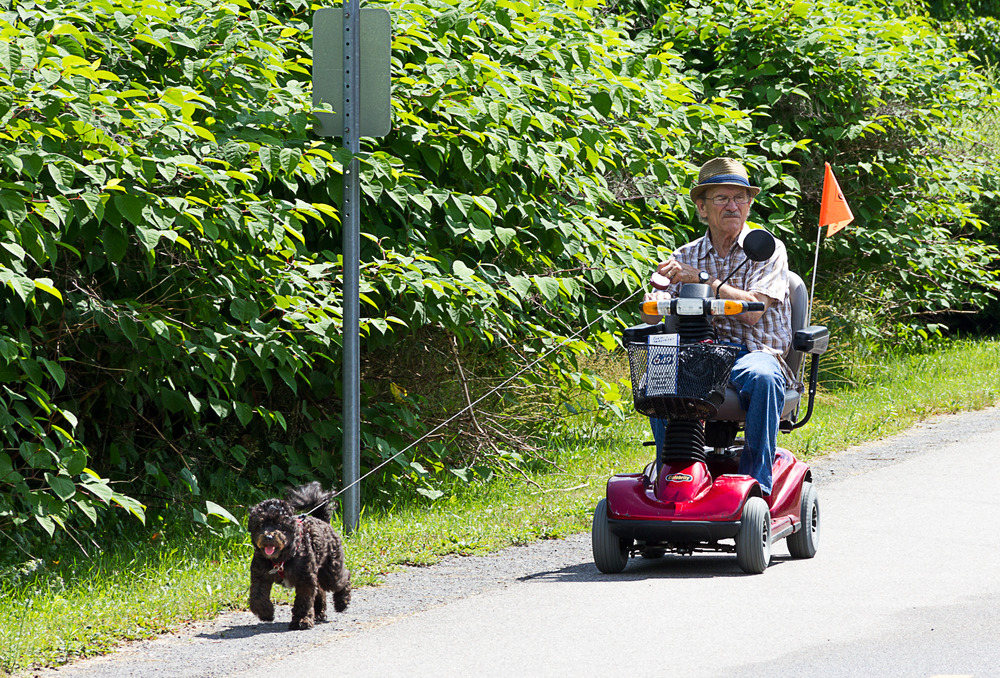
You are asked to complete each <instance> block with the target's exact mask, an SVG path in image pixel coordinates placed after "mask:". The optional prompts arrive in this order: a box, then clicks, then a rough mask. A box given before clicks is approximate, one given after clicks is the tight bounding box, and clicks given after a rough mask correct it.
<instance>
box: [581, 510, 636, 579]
mask: <svg viewBox="0 0 1000 678" xmlns="http://www.w3.org/2000/svg"><path fill="white" fill-rule="evenodd" d="M590 543H591V546H592V548H593V550H594V564H595V565H597V569H598V570H600V571H601V572H603V573H604V574H618V573H619V572H621V571H622V570H624V569H625V566H626V565H627V564H628V548H627V545H626V544H625V542H624V541H623V540H622V539H621V538H620V537H619V536H618V535H617V534H615V533H614V532H612V531H611V527H610V526H609V525H608V502H607V500H606V499H602V500H601V501H599V502H597V508H595V509H594V524H593V526H592V527H591V530H590Z"/></svg>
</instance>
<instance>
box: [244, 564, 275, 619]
mask: <svg viewBox="0 0 1000 678" xmlns="http://www.w3.org/2000/svg"><path fill="white" fill-rule="evenodd" d="M271 586H272V582H271V580H270V579H269V578H267V577H259V576H256V575H255V574H252V575H251V577H250V611H251V612H253V613H254V614H255V615H257V617H258V618H259V619H260V620H261V621H266V622H269V621H274V604H273V603H271Z"/></svg>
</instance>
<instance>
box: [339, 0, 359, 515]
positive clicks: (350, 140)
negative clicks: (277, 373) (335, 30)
mask: <svg viewBox="0 0 1000 678" xmlns="http://www.w3.org/2000/svg"><path fill="white" fill-rule="evenodd" d="M360 34H361V2H360V0H346V2H344V146H345V148H347V150H348V151H350V152H351V159H350V161H348V164H347V166H346V167H345V168H344V210H343V212H344V213H343V216H342V217H341V219H342V221H343V228H344V365H343V370H344V422H343V426H344V487H345V488H347V491H346V492H345V493H344V531H345V532H347V533H348V534H350V533H352V532H354V530H355V529H357V527H358V520H359V518H360V515H361V485H360V483H357V482H354V481H355V480H357V478H358V476H359V474H360V469H361V338H360V334H361V302H360V298H361V291H360V277H361V276H360V270H359V269H360V268H361V214H360V211H359V209H358V208H359V205H358V201H359V200H360V190H361V184H360V183H359V181H358V170H359V167H360V163H359V162H358V157H357V156H358V151H360V150H361V128H360V126H359V125H360V123H361V36H360Z"/></svg>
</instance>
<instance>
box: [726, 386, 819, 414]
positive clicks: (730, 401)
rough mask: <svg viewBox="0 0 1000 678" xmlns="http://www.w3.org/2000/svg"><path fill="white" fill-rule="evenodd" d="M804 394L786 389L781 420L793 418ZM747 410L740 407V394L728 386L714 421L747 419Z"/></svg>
mask: <svg viewBox="0 0 1000 678" xmlns="http://www.w3.org/2000/svg"><path fill="white" fill-rule="evenodd" d="M801 397H802V395H801V394H800V393H799V392H798V391H796V390H795V389H793V388H786V389H785V406H784V407H782V408H781V420H782V421H787V420H791V418H792V415H794V414H795V411H796V410H797V409H798V407H799V399H800V398H801ZM746 418H747V412H746V410H744V409H743V408H742V407H740V396H739V394H738V393H737V392H736V391H735V390H734V389H733V388H732V387H726V399H725V400H724V401H723V402H722V404H721V405H719V412H718V413H717V414H716V415H715V416H714V417H712V420H713V421H746Z"/></svg>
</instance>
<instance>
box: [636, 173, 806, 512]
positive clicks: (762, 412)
mask: <svg viewBox="0 0 1000 678" xmlns="http://www.w3.org/2000/svg"><path fill="white" fill-rule="evenodd" d="M759 192H760V188H758V187H756V186H753V185H751V184H750V179H749V175H748V174H747V170H746V168H745V167H744V166H743V165H742V164H741V163H739V162H738V161H736V160H733V159H732V158H713V159H712V160H709V161H708V162H706V163H705V164H704V165H703V166H702V168H701V171H700V173H699V175H698V185H697V186H695V187H694V188H692V189H691V200H692V201H693V202H694V204H695V207H696V208H697V210H698V218H699V220H700V221H701V222H702V223H704V224H707V225H708V231H707V233H706V234H705V235H704V236H702V237H700V238H698V239H697V240H694V241H692V242H690V243H688V244H686V245H683V246H681V247H679V248H677V250H676V251H675V252H674V255H673V256H672V257H671V258H670V259H668V260H667V261H665V262H663V263H661V264H659V265H658V266H657V273H659V274H660V276H662V277H663V278H666V279H667V280H669V282H670V286H668V287H667V291H660V292H657V291H654V292H650V293H648V294H647V295H646V299H647V300H651V299H663V298H669V294H670V292H671V291H676V289H677V288H678V287H679V284H680V283H699V282H700V283H703V284H707V285H709V286H711V289H712V293H713V295H717V296H718V297H720V298H722V299H735V300H739V301H760V302H763V303H764V311H763V312H757V313H744V314H741V315H735V316H716V318H715V330H716V334H717V335H718V337H719V339H720V340H723V341H732V342H735V343H738V344H741V345H742V346H744V347H745V351H743V352H741V353H740V356H739V358H738V359H737V360H736V364H735V365H734V367H733V371H732V373H731V374H730V377H729V380H730V383H731V384H732V385H733V388H735V389H736V390H737V391H738V392H739V396H740V405H741V406H742V407H743V409H744V410H746V413H747V414H746V424H745V438H746V443H745V445H744V448H743V453H742V454H741V456H740V466H739V470H740V473H745V474H747V475H750V476H752V477H753V478H755V479H756V480H757V482H758V483H760V487H761V490H762V491H763V492H764V493H765V494H766V495H769V494H770V493H771V467H772V465H773V463H774V449H775V447H776V445H777V438H778V423H779V420H780V416H781V410H782V407H783V406H784V403H785V384H786V383H787V384H796V386H797V380H796V377H795V375H794V374H792V373H791V371H790V369H789V368H788V366H787V364H786V363H785V361H784V357H783V356H784V354H785V352H786V351H787V350H788V347H789V346H790V345H791V343H792V325H791V311H790V306H789V300H788V295H789V288H788V256H787V254H786V252H785V246H784V245H783V244H782V243H781V242H780V241H778V242H777V243H776V246H775V250H774V254H773V255H772V256H771V258H770V259H768V260H767V261H761V262H753V261H751V262H748V263H747V264H746V265H745V266H743V267H742V268H741V269H740V270H739V271H737V273H736V275H734V276H733V278H731V279H730V280H728V281H726V282H723V280H722V279H723V278H725V276H726V275H728V274H729V273H730V272H731V271H733V270H734V269H736V267H737V266H739V265H740V264H741V263H742V262H743V261H744V259H745V258H746V255H745V254H744V253H743V248H742V246H741V245H742V242H743V238H744V237H745V236H746V234H747V233H748V232H749V231H750V229H749V227H748V226H747V225H746V221H747V217H748V216H749V214H750V206H751V205H752V204H753V199H754V198H755V197H756V196H757V194H758V193H759ZM643 321H644V322H647V323H656V322H659V321H660V317H658V316H647V315H643ZM651 423H652V427H653V437H654V439H655V440H656V443H657V449H659V447H660V445H662V439H663V431H664V426H665V424H666V421H665V420H663V419H656V418H653V419H651Z"/></svg>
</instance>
